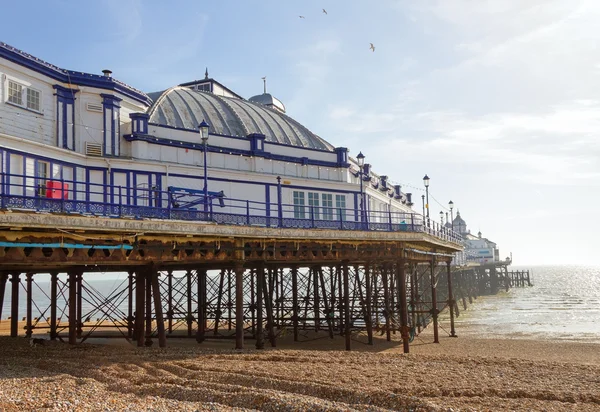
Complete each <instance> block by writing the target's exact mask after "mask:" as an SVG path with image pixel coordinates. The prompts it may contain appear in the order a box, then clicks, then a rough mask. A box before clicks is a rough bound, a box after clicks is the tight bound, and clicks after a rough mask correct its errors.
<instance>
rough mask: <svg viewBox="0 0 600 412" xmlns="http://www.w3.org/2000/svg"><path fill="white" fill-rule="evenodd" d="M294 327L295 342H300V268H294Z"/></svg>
mask: <svg viewBox="0 0 600 412" xmlns="http://www.w3.org/2000/svg"><path fill="white" fill-rule="evenodd" d="M292 325H293V328H294V342H298V266H292Z"/></svg>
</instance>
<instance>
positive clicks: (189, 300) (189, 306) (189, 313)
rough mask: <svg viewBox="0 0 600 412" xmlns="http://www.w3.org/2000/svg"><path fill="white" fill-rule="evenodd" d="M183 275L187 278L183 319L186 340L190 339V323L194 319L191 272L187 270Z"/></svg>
mask: <svg viewBox="0 0 600 412" xmlns="http://www.w3.org/2000/svg"><path fill="white" fill-rule="evenodd" d="M185 275H186V277H187V292H186V294H187V316H186V317H185V321H186V322H187V335H188V338H191V337H192V323H193V318H194V315H192V271H191V270H188V271H187V272H186V274H185Z"/></svg>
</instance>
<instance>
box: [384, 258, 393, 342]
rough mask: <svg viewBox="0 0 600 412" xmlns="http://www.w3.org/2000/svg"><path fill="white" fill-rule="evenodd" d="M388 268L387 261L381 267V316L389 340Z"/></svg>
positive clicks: (390, 332) (390, 334)
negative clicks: (382, 303) (382, 304)
mask: <svg viewBox="0 0 600 412" xmlns="http://www.w3.org/2000/svg"><path fill="white" fill-rule="evenodd" d="M388 270H389V267H388V265H387V263H386V264H385V265H384V267H383V268H382V275H383V276H382V280H383V301H384V309H383V316H384V317H385V335H386V340H387V341H388V342H390V341H391V340H392V331H391V328H390V316H391V313H390V288H389V286H390V284H389V281H388Z"/></svg>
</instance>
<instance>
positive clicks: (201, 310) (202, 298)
mask: <svg viewBox="0 0 600 412" xmlns="http://www.w3.org/2000/svg"><path fill="white" fill-rule="evenodd" d="M196 273H197V274H198V331H197V332H196V342H198V343H202V342H204V339H205V333H206V277H207V276H208V273H207V271H206V269H200V270H197V271H196Z"/></svg>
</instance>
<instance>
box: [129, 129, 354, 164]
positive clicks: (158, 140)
mask: <svg viewBox="0 0 600 412" xmlns="http://www.w3.org/2000/svg"><path fill="white" fill-rule="evenodd" d="M124 138H125V140H127V141H128V142H133V141H142V142H148V143H152V144H156V145H160V146H170V147H179V148H183V149H191V150H198V151H202V149H203V145H202V144H201V143H188V142H182V141H181V140H174V139H165V138H162V137H153V136H150V135H132V134H128V135H125V136H124ZM301 149H302V148H301ZM207 150H208V152H212V153H222V152H227V153H225V154H229V153H231V154H234V155H242V156H246V157H250V156H255V154H254V153H253V152H252V151H251V150H242V149H233V148H229V147H224V146H213V145H208V146H207ZM259 156H260V155H259ZM260 157H263V158H265V159H271V160H277V161H281V162H288V163H299V164H306V165H310V166H321V167H329V168H332V169H337V168H346V167H348V165H346V166H344V165H342V166H340V165H339V164H337V163H336V162H327V161H324V160H314V159H308V160H307V158H305V157H294V156H283V155H277V154H272V153H268V152H265V153H264V154H263V155H262V156H260Z"/></svg>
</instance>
